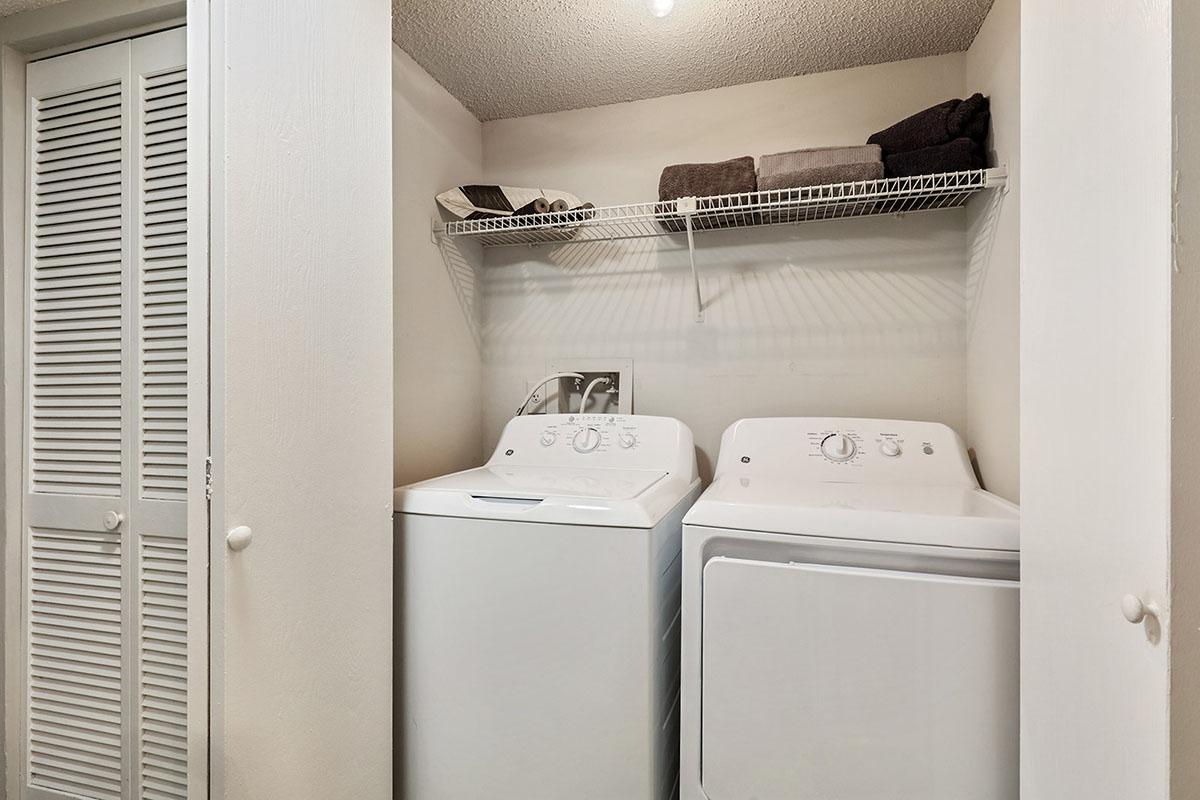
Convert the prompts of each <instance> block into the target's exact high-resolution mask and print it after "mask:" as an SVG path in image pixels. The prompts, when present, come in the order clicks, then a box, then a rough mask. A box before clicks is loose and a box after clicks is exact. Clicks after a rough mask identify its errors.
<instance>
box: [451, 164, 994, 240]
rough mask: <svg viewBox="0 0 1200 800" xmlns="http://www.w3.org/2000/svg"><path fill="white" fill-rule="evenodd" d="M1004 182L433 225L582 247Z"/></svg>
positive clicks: (832, 214) (846, 210)
mask: <svg viewBox="0 0 1200 800" xmlns="http://www.w3.org/2000/svg"><path fill="white" fill-rule="evenodd" d="M1006 179H1007V173H1006V172H1005V170H1004V168H1003V167H998V168H994V169H978V170H968V171H966V172H945V173H941V174H937V175H917V176H913V177H908V178H883V179H880V180H874V181H856V182H853V183H834V184H827V185H824V186H805V187H801V188H796V189H776V190H772V191H767V192H750V193H747V194H729V195H718V196H714V197H685V198H682V199H680V200H670V201H659V202H651V203H631V204H628V205H621V206H606V207H601V208H591V209H577V210H573V211H558V212H552V213H549V214H529V215H522V216H510V217H492V218H488V219H476V220H463V221H455V222H446V223H440V222H439V223H435V233H438V234H442V235H444V236H449V237H460V236H461V237H469V238H471V239H473V240H475V241H477V242H479V243H480V244H481V245H483V246H484V247H505V246H511V245H530V244H548V243H553V244H563V245H568V244H582V243H585V242H595V241H611V240H616V239H642V238H647V237H654V236H669V235H672V234H678V233H689V237H690V233H691V232H692V231H705V230H717V229H729V228H752V227H760V226H764V225H793V224H798V223H802V222H815V221H819V220H830V219H847V218H853V217H873V216H881V215H886V214H908V213H912V212H917V211H932V210H935V209H940V208H958V207H960V206H963V205H965V204H966V202H967V200H969V199H970V198H971V196H972V195H974V194H976V193H978V192H981V191H984V190H985V189H996V188H1002V187H1003V186H1004V185H1005V182H1006ZM689 223H690V224H689ZM689 228H690V230H689Z"/></svg>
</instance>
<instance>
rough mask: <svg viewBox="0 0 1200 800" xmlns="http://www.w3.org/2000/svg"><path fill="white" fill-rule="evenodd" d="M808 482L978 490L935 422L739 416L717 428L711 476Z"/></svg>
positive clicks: (958, 449)
mask: <svg viewBox="0 0 1200 800" xmlns="http://www.w3.org/2000/svg"><path fill="white" fill-rule="evenodd" d="M726 473H730V474H737V475H743V476H747V477H749V476H754V475H775V476H778V475H787V476H788V477H791V478H799V479H806V480H811V481H818V482H819V481H832V482H841V483H891V484H894V483H902V484H923V485H962V486H971V487H976V486H978V483H977V481H976V480H975V472H974V470H973V469H972V468H971V462H970V459H969V458H968V456H967V451H966V447H965V446H964V445H963V442H962V440H961V439H960V438H959V437H958V434H956V433H955V432H954V431H953V430H951V429H950V428H948V427H947V426H945V425H942V424H940V423H936V422H913V421H907V420H884V419H859V418H842V417H780V418H767V419H744V420H740V421H738V422H736V423H734V424H733V425H732V426H730V427H729V429H728V430H726V431H725V435H724V437H723V438H722V440H721V454H720V458H719V460H718V462H717V474H726Z"/></svg>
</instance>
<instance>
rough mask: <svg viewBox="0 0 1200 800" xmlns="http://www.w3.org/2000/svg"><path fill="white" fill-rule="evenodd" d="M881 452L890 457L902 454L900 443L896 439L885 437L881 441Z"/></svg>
mask: <svg viewBox="0 0 1200 800" xmlns="http://www.w3.org/2000/svg"><path fill="white" fill-rule="evenodd" d="M879 452H880V453H883V454H884V455H885V456H887V457H888V458H896V457H897V456H898V455H900V443H899V442H897V441H896V440H895V439H884V440H883V441H882V442H880V443H879Z"/></svg>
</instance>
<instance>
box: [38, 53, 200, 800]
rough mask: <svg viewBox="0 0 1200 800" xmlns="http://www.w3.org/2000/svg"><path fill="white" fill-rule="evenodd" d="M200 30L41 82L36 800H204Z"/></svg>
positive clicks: (63, 67)
mask: <svg viewBox="0 0 1200 800" xmlns="http://www.w3.org/2000/svg"><path fill="white" fill-rule="evenodd" d="M185 63H186V39H185V33H184V31H183V30H182V29H179V30H171V31H166V32H163V33H159V34H155V35H152V36H145V37H141V38H137V39H133V40H129V41H124V42H118V43H115V44H110V45H105V46H103V47H97V48H93V49H90V50H84V51H80V52H78V53H73V54H70V55H66V56H61V57H58V58H53V59H47V60H45V61H40V62H35V63H33V64H30V65H29V70H28V81H27V85H28V101H29V102H28V106H27V108H28V114H29V204H28V208H29V212H28V229H29V236H28V240H29V257H28V273H27V279H28V283H27V286H28V296H29V299H28V316H27V334H26V341H27V352H28V356H27V364H26V367H27V371H26V374H27V386H26V494H25V498H24V500H25V506H24V514H25V524H26V571H25V587H26V591H25V597H26V605H25V620H26V646H27V649H28V650H27V659H26V662H25V669H26V676H25V685H26V693H25V718H26V726H27V728H26V733H27V736H26V741H25V754H24V756H25V757H24V762H25V763H24V767H25V786H26V796H27V797H28V798H31V800H43V798H44V799H45V800H51V799H52V798H53V799H54V800H58V799H60V798H68V797H70V798H79V797H82V798H98V799H103V800H107V799H109V798H112V799H113V800H140V799H142V798H146V799H147V800H149V799H154V800H158V799H160V798H161V799H162V800H168V799H170V798H185V797H187V796H188V785H187V757H188V738H187V734H188V727H187V722H188V720H187V690H188V686H187V643H188V639H187V634H188V631H187V599H188V598H187V538H186V535H187V524H186V512H187V503H186V486H187V475H186V434H187V402H186V401H187V348H186V345H187V307H186V288H187V261H186V239H187V209H186V171H187V136H186V122H187V107H186V91H187V84H186V75H185V70H184V65H185Z"/></svg>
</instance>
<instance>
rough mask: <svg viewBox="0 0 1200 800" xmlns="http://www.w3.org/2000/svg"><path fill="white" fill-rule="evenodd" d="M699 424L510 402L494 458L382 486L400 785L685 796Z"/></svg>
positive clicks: (648, 798) (410, 791) (537, 799)
mask: <svg viewBox="0 0 1200 800" xmlns="http://www.w3.org/2000/svg"><path fill="white" fill-rule="evenodd" d="M699 492H700V483H699V480H698V478H697V475H696V460H695V450H694V446H693V443H692V434H691V431H689V430H688V428H687V427H686V426H685V425H684V424H683V423H681V422H679V421H678V420H674V419H668V418H665V417H650V416H615V415H586V416H584V415H538V416H521V417H516V418H514V419H513V420H511V421H510V422H509V423H508V425H507V426H506V428H505V430H504V433H503V435H502V436H501V438H500V443H499V445H497V447H496V450H495V452H494V453H493V454H492V457H491V459H489V460H488V462H487V464H486V465H484V466H483V467H481V468H479V469H472V470H468V471H466V472H460V473H457V474H454V475H448V476H445V477H441V478H436V479H434V480H429V481H425V482H423V483H418V484H415V485H412V486H407V487H402V488H400V489H397V490H396V493H395V512H396V513H395V535H396V548H395V549H396V576H397V585H396V592H395V597H396V603H397V607H396V615H395V619H396V638H395V641H396V653H395V662H394V663H395V673H396V704H397V705H396V714H395V719H396V794H397V797H402V798H404V799H405V800H465V798H485V797H486V798H489V800H564V799H565V798H571V800H642V799H644V800H668V799H669V798H671V797H673V796H677V793H678V774H679V761H678V754H679V733H678V731H679V719H678V705H679V696H678V693H679V618H680V596H679V592H680V586H679V583H680V563H681V562H680V537H681V529H682V519H683V514H684V512H685V511H686V510H687V509H688V507H689V506H690V505H691V504H692V502H694V501H695V499H696V497H697V496H698V495H699Z"/></svg>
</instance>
